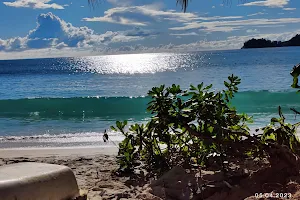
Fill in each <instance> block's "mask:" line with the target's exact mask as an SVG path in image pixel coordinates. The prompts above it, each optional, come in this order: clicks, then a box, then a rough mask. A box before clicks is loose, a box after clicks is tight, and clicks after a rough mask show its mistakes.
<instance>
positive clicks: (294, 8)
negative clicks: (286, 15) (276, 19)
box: [283, 8, 296, 10]
mask: <svg viewBox="0 0 300 200" xmlns="http://www.w3.org/2000/svg"><path fill="white" fill-rule="evenodd" d="M283 10H296V8H283Z"/></svg>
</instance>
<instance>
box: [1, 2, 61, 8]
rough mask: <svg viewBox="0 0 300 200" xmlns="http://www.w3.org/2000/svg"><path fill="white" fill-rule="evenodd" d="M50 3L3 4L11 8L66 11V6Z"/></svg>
mask: <svg viewBox="0 0 300 200" xmlns="http://www.w3.org/2000/svg"><path fill="white" fill-rule="evenodd" d="M50 2H51V0H15V1H13V2H3V4H4V5H6V6H10V7H16V8H33V9H48V8H52V9H64V6H66V5H59V4H56V3H50Z"/></svg>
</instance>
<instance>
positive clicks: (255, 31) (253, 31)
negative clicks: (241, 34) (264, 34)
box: [246, 29, 259, 33]
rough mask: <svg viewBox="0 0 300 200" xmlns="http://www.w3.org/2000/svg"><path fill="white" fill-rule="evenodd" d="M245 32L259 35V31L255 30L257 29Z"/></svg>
mask: <svg viewBox="0 0 300 200" xmlns="http://www.w3.org/2000/svg"><path fill="white" fill-rule="evenodd" d="M246 32H247V33H259V30H257V29H248V30H247V31H246Z"/></svg>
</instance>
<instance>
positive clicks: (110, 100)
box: [0, 47, 300, 148]
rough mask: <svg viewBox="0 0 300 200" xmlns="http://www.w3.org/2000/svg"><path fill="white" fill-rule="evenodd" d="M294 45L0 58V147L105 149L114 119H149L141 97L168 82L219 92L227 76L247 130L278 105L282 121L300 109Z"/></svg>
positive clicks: (145, 99) (258, 124)
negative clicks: (235, 87)
mask: <svg viewBox="0 0 300 200" xmlns="http://www.w3.org/2000/svg"><path fill="white" fill-rule="evenodd" d="M299 58H300V48H298V47H286V48H270V49H243V50H226V51H210V52H208V51H206V52H189V53H157V54H156V53H153V54H127V55H106V56H93V57H73V58H47V59H27V60H3V61H0V148H19V147H22V148H24V147H25V148H28V147H69V146H72V147H73V146H78V147H79V146H100V145H101V146H109V145H114V143H112V142H110V143H104V142H103V141H102V134H103V132H104V130H105V129H107V130H108V133H109V135H110V138H111V140H112V141H114V142H115V143H117V142H118V141H120V140H121V139H122V136H120V134H119V133H115V132H112V131H110V130H109V127H110V126H111V125H115V121H116V120H128V121H129V123H144V122H146V121H147V120H149V118H150V117H151V115H150V114H149V113H147V111H146V107H147V103H148V101H149V97H147V92H148V90H149V89H151V88H152V87H154V86H159V85H161V84H165V85H167V86H169V85H171V84H173V83H175V84H179V85H181V86H182V88H184V89H187V88H188V87H189V85H190V84H195V85H196V84H199V83H201V82H204V83H205V84H210V83H212V84H213V90H221V89H223V88H224V86H223V82H224V80H226V79H227V77H228V76H229V75H231V74H234V75H237V76H239V77H240V78H241V79H242V83H241V85H240V87H239V93H238V94H237V95H236V97H235V98H234V99H233V102H232V104H233V106H235V107H236V108H237V110H238V112H240V113H247V114H248V115H250V116H253V120H254V123H253V124H250V125H249V126H250V128H251V130H252V131H254V130H255V129H256V128H260V127H263V126H266V125H267V124H269V122H270V119H271V118H272V117H277V116H278V106H281V107H282V108H283V111H284V114H285V117H286V119H287V122H290V123H294V122H297V121H298V120H300V118H299V117H298V118H299V119H297V118H296V119H295V116H294V114H293V113H292V111H290V108H296V109H299V110H300V94H298V93H297V92H296V90H294V89H292V88H291V87H290V86H291V84H292V77H291V75H290V71H291V69H292V68H293V66H294V65H296V64H298V63H299V62H300V60H299Z"/></svg>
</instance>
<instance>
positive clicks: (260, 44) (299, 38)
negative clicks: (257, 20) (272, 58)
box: [242, 34, 300, 49]
mask: <svg viewBox="0 0 300 200" xmlns="http://www.w3.org/2000/svg"><path fill="white" fill-rule="evenodd" d="M288 46H300V35H299V34H297V35H296V36H294V37H293V38H292V39H290V40H288V41H284V42H282V41H271V40H266V39H264V38H262V39H254V38H253V39H251V40H248V41H246V42H245V43H244V46H243V47H242V49H249V48H267V47H288Z"/></svg>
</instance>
